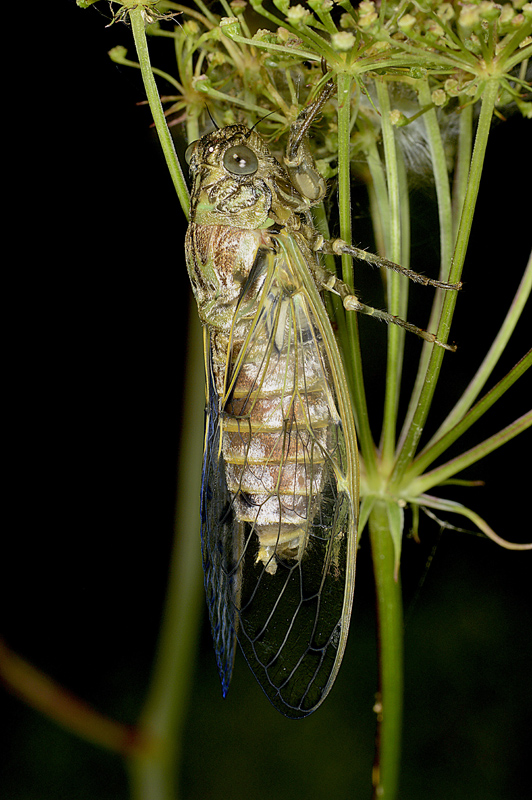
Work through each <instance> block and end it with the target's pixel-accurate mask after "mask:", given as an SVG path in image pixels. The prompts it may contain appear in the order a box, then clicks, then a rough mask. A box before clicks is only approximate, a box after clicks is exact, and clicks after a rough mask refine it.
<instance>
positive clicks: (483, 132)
mask: <svg viewBox="0 0 532 800" xmlns="http://www.w3.org/2000/svg"><path fill="white" fill-rule="evenodd" d="M498 89H499V84H498V82H497V80H489V81H486V87H485V91H484V94H483V96H482V105H481V109H480V117H479V121H478V127H477V134H476V137H475V146H474V148H473V157H472V159H471V167H470V170H469V180H468V184H467V192H466V196H465V198H464V206H463V210H462V216H461V219H460V225H459V228H458V235H457V239H456V245H455V250H454V255H453V260H452V266H451V271H450V275H449V281H450V282H451V283H457V282H458V281H459V280H460V276H461V274H462V268H463V265H464V261H465V257H466V253H467V246H468V243H469V236H470V234H471V226H472V224H473V215H474V213H475V206H476V202H477V197H478V191H479V186H480V178H481V175H482V167H483V164H484V158H485V155H486V147H487V143H488V136H489V131H490V124H491V119H492V116H493V109H494V108H495V101H496V99H497V94H498ZM456 294H457V293H456V292H446V294H445V299H444V302H443V308H442V315H441V320H440V325H439V326H438V330H437V335H438V338H439V339H442V340H443V341H445V340H446V339H447V336H448V333H449V328H450V324H451V319H452V314H453V311H454V307H455V304H456ZM443 354H444V351H443V349H442V348H441V347H433V348H432V354H431V358H430V362H429V367H428V371H427V379H426V381H425V384H424V386H423V389H422V391H421V395H420V398H419V403H418V406H417V409H416V412H415V414H414V416H413V418H412V423H411V425H410V429H409V431H408V434H407V435H406V437H405V440H404V443H403V447H402V448H401V452H400V453H399V456H398V458H397V461H396V465H395V469H394V473H393V476H392V482H391V491H393V490H394V488H396V487H398V486H399V485H400V483H401V481H402V478H403V475H404V473H405V471H406V469H407V467H408V466H409V463H410V461H411V459H412V457H413V455H414V453H415V451H416V448H417V445H418V442H419V439H420V437H421V434H422V433H423V428H424V427H425V421H426V418H427V414H428V412H429V408H430V405H431V402H432V397H433V394H434V390H435V388H436V383H437V377H438V374H439V371H440V368H441V362H442V360H443Z"/></svg>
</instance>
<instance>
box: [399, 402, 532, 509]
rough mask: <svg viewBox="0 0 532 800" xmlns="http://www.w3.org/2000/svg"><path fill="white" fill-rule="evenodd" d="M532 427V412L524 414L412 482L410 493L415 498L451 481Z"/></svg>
mask: <svg viewBox="0 0 532 800" xmlns="http://www.w3.org/2000/svg"><path fill="white" fill-rule="evenodd" d="M531 425H532V411H529V412H528V413H527V414H523V416H522V417H519V418H518V419H516V420H514V422H512V423H511V424H510V425H507V426H506V428H503V429H502V430H501V431H499V432H498V433H496V434H494V435H493V436H490V437H489V439H485V440H484V441H483V442H481V443H480V444H478V445H477V446H476V447H472V448H471V450H467V452H465V453H462V455H460V456H458V457H457V458H453V459H452V460H451V461H447V462H446V463H445V464H442V465H441V466H440V467H437V468H436V469H433V470H432V471H431V472H426V473H425V474H424V475H421V476H420V477H419V478H417V479H416V480H414V481H412V482H411V483H410V485H409V492H411V493H412V494H413V495H414V496H415V495H418V494H422V493H423V492H427V491H429V489H432V488H433V486H438V484H440V483H443V481H446V480H449V478H452V477H453V475H456V474H457V473H458V472H461V471H462V470H464V469H466V467H470V466H471V465H472V464H475V463H476V462H477V461H480V459H481V458H484V457H485V456H487V455H489V453H492V452H493V451H494V450H497V449H498V448H499V447H501V446H502V445H503V444H506V442H509V441H510V440H511V439H513V438H514V437H515V436H518V435H519V434H521V433H523V432H524V431H526V430H527V428H529V427H530V426H531Z"/></svg>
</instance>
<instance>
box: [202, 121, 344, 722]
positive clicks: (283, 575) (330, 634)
mask: <svg viewBox="0 0 532 800" xmlns="http://www.w3.org/2000/svg"><path fill="white" fill-rule="evenodd" d="M190 159H191V170H192V175H193V177H194V188H193V193H192V202H191V209H192V217H191V224H190V226H189V229H188V232H187V264H188V269H189V274H190V277H191V281H192V285H193V289H194V293H195V296H196V299H197V302H198V308H199V313H200V317H201V319H202V322H203V323H204V326H205V343H206V346H205V352H206V371H207V385H208V420H207V431H206V441H205V457H204V469H203V485H202V500H201V521H202V552H203V564H204V572H205V586H206V592H207V603H208V607H209V614H210V619H211V627H212V632H213V638H214V643H215V649H216V653H217V660H218V668H219V671H220V675H221V679H222V686H223V691H224V694H225V692H226V691H227V688H228V685H229V682H230V678H231V672H232V667H233V661H234V651H235V645H236V641H237V639H238V641H239V643H240V646H241V648H242V651H243V652H244V655H245V656H246V659H247V661H248V663H249V665H250V667H251V669H252V670H253V672H254V674H255V676H256V677H257V680H258V681H259V683H260V684H261V686H262V688H263V690H264V692H265V693H266V695H267V696H268V698H269V699H270V701H271V702H272V703H273V705H274V706H275V707H276V708H278V709H279V710H280V711H282V713H284V714H286V715H287V716H289V717H294V718H297V717H303V716H306V715H307V714H310V713H311V712H312V711H314V710H315V709H316V708H317V706H319V705H320V703H321V702H322V701H323V699H324V698H325V697H326V695H327V694H328V692H329V690H330V688H331V686H332V683H333V681H334V678H335V677H336V674H337V672H338V668H339V665H340V662H341V659H342V656H343V652H344V649H345V644H346V639H347V631H348V627H349V620H350V615H351V606H352V598H353V588H354V573H355V556H356V522H357V511H358V483H357V470H358V466H357V454H356V441H355V432H354V423H353V417H352V412H351V408H350V402H349V397H348V392H347V388H346V382H345V380H344V378H343V372H342V362H341V359H340V355H339V352H338V348H337V345H336V341H335V338H334V334H333V331H332V328H331V325H330V322H329V320H328V317H327V314H326V312H325V309H324V307H323V303H322V301H321V298H320V295H319V292H318V288H317V280H316V274H317V272H318V271H319V267H318V264H317V262H316V255H315V252H314V251H313V249H312V247H311V243H312V241H313V240H314V239H317V238H318V237H317V233H316V231H314V229H313V228H312V226H311V225H310V224H309V223H308V213H307V212H308V209H309V207H310V205H312V203H313V202H315V200H316V198H313V199H311V200H309V199H308V198H306V197H304V196H303V195H301V194H300V193H299V192H298V190H297V189H296V188H295V187H294V186H293V185H292V183H291V182H290V178H289V175H288V173H287V172H286V171H285V169H284V168H283V167H281V165H280V164H279V163H278V162H277V161H276V160H275V159H274V158H273V156H272V155H271V153H270V152H269V150H268V148H267V147H266V145H265V144H264V142H263V141H262V139H261V138H260V137H259V136H258V135H257V134H256V133H255V132H254V131H250V130H249V129H247V128H246V127H245V126H236V125H235V126H230V127H229V128H224V129H222V130H218V131H214V132H213V133H212V134H209V135H207V136H206V137H204V138H203V139H202V140H200V141H199V142H198V143H197V145H196V147H195V148H193V150H192V153H191V157H190Z"/></svg>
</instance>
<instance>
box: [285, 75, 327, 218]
mask: <svg viewBox="0 0 532 800" xmlns="http://www.w3.org/2000/svg"><path fill="white" fill-rule="evenodd" d="M334 90H335V84H334V81H333V80H332V79H330V80H328V81H327V83H326V84H325V86H324V88H323V90H322V92H321V94H319V95H318V97H317V98H316V100H315V101H314V102H313V103H311V104H310V105H309V106H307V107H306V108H304V109H303V111H302V112H301V113H300V115H299V116H298V118H297V119H296V121H295V122H294V123H293V124H292V126H291V128H290V135H289V138H288V144H287V146H286V155H285V157H284V165H285V167H286V169H287V170H288V174H289V175H290V180H291V181H292V185H293V186H294V187H295V188H296V189H297V190H298V192H299V193H300V194H301V195H302V196H303V197H304V198H306V199H307V200H308V201H309V206H311V205H315V204H316V203H319V202H321V200H323V198H324V197H325V194H326V191H327V184H326V182H325V179H324V178H323V177H322V176H321V175H320V173H319V172H318V170H317V168H316V164H315V162H314V157H313V155H312V153H311V151H310V147H309V144H308V133H309V128H310V126H311V125H312V123H313V122H314V120H315V119H316V117H317V116H318V114H319V113H320V112H321V110H322V108H323V106H324V105H325V103H326V102H327V100H329V99H330V98H331V97H332V95H333V94H334Z"/></svg>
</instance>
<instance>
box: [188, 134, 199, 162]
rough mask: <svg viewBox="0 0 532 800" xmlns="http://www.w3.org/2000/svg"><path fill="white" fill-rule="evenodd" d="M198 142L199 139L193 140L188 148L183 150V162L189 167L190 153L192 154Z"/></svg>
mask: <svg viewBox="0 0 532 800" xmlns="http://www.w3.org/2000/svg"><path fill="white" fill-rule="evenodd" d="M198 142H199V139H195V140H194V141H193V142H190V144H189V146H188V147H187V149H186V150H185V161H186V163H187V164H189V165H190V159H191V158H192V153H193V152H194V149H195V147H196V145H197V143H198Z"/></svg>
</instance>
